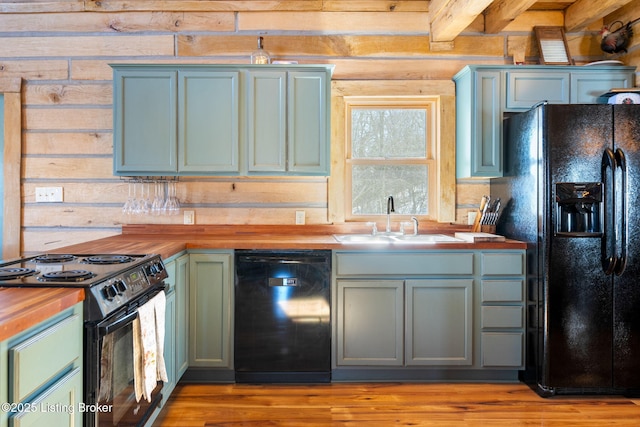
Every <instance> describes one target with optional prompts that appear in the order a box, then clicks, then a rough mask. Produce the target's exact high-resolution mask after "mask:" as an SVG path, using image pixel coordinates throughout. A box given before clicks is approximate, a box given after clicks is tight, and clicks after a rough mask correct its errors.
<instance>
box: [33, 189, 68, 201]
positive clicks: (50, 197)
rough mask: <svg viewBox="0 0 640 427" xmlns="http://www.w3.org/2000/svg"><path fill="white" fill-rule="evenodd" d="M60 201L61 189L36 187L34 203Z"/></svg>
mask: <svg viewBox="0 0 640 427" xmlns="http://www.w3.org/2000/svg"><path fill="white" fill-rule="evenodd" d="M61 201H62V187H36V203H51V202H61Z"/></svg>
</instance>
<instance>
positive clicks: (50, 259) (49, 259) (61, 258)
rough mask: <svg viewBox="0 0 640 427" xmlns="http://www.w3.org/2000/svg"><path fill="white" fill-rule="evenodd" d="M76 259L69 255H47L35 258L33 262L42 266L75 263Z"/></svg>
mask: <svg viewBox="0 0 640 427" xmlns="http://www.w3.org/2000/svg"><path fill="white" fill-rule="evenodd" d="M75 258H76V257H75V256H73V255H67V254H47V255H40V256H37V257H35V258H34V259H33V260H34V261H35V262H39V263H42V264H55V263H59V262H69V261H73V260H74V259H75Z"/></svg>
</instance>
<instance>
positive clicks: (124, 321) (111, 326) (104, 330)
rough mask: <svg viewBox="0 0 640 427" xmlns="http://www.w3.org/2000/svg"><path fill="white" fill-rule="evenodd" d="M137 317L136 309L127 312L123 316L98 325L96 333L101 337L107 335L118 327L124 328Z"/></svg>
mask: <svg viewBox="0 0 640 427" xmlns="http://www.w3.org/2000/svg"><path fill="white" fill-rule="evenodd" d="M137 318H138V311H137V310H136V311H134V312H132V313H129V314H127V315H126V316H124V317H121V318H119V319H117V320H114V321H113V322H109V323H107V324H106V325H100V326H98V334H99V335H100V338H102V337H104V336H106V335H109V334H110V333H112V332H115V331H117V330H118V329H122V328H124V327H125V326H127V325H128V324H130V323H131V322H133V321H134V320H135V319H137Z"/></svg>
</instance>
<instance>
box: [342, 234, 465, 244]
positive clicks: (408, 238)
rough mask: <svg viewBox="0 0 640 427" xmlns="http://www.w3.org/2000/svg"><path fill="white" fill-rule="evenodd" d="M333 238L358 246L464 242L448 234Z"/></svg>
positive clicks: (353, 235) (345, 235)
mask: <svg viewBox="0 0 640 427" xmlns="http://www.w3.org/2000/svg"><path fill="white" fill-rule="evenodd" d="M333 237H334V238H335V239H336V240H337V241H338V242H340V243H358V244H367V243H370V244H400V245H402V244H425V243H445V242H463V240H462V239H458V238H456V237H453V236H447V235H446V234H416V235H408V234H407V235H403V234H394V235H391V234H334V235H333Z"/></svg>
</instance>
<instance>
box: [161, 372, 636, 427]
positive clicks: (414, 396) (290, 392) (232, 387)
mask: <svg viewBox="0 0 640 427" xmlns="http://www.w3.org/2000/svg"><path fill="white" fill-rule="evenodd" d="M154 426H180V427H190V426H207V427H213V426H234V427H235V426H251V427H253V426H285V427H289V426H291V427H294V426H295V427H300V426H366V427H378V426H380V427H393V426H483V427H492V426H553V427H559V426H562V427H570V426H580V427H583V426H593V427H595V426H598V427H600V426H602V427H604V426H640V400H631V399H627V398H624V397H615V396H604V397H603V396H587V397H582V396H579V397H575V396H572V397H566V396H563V397H553V398H548V399H543V398H541V397H539V396H538V395H536V394H535V393H534V392H533V391H531V389H529V388H528V387H527V386H525V385H522V384H413V383H411V384H392V383H375V384H370V383H367V384H343V383H339V384H326V385H248V384H223V385H214V384H206V385H202V384H187V385H178V387H177V388H176V389H175V391H174V393H173V394H172V396H171V399H170V400H169V401H168V402H167V405H166V406H165V408H164V409H163V410H162V412H161V414H160V417H159V418H158V420H157V421H156V423H155V424H154Z"/></svg>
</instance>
